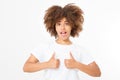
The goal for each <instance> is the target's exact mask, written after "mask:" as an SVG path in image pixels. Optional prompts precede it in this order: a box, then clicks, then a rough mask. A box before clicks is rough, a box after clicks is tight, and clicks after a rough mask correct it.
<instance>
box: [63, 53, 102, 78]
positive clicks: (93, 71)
mask: <svg viewBox="0 0 120 80" xmlns="http://www.w3.org/2000/svg"><path fill="white" fill-rule="evenodd" d="M70 55H71V59H65V66H66V67H67V68H70V69H72V68H76V69H78V70H81V71H83V72H85V73H87V74H88V75H91V76H94V77H100V76H101V71H100V69H99V67H98V65H97V64H96V63H95V62H92V63H90V64H88V65H85V64H82V63H80V62H77V61H76V60H75V59H74V58H73V56H72V54H71V53H70Z"/></svg>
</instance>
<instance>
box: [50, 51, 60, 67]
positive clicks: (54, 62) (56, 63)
mask: <svg viewBox="0 0 120 80" xmlns="http://www.w3.org/2000/svg"><path fill="white" fill-rule="evenodd" d="M59 65H60V61H59V59H55V53H54V54H53V55H52V57H51V58H50V60H49V61H48V67H49V68H58V67H59Z"/></svg>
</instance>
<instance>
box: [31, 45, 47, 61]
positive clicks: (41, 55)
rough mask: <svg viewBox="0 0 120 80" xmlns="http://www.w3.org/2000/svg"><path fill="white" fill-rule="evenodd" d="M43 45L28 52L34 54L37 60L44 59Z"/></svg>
mask: <svg viewBox="0 0 120 80" xmlns="http://www.w3.org/2000/svg"><path fill="white" fill-rule="evenodd" d="M44 49H45V47H44V46H43V45H42V46H39V47H37V48H34V49H33V50H32V51H31V52H30V53H31V54H32V55H34V56H35V57H36V58H37V59H38V60H39V61H43V60H44V52H45V50H44Z"/></svg>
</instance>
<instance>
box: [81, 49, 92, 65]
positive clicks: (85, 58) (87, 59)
mask: <svg viewBox="0 0 120 80" xmlns="http://www.w3.org/2000/svg"><path fill="white" fill-rule="evenodd" d="M80 57H81V62H82V63H83V64H86V65H87V64H90V63H92V62H93V61H94V58H93V56H92V55H91V54H90V51H88V50H86V49H85V48H82V49H81V52H80Z"/></svg>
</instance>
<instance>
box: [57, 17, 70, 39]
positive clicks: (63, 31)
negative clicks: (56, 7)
mask: <svg viewBox="0 0 120 80" xmlns="http://www.w3.org/2000/svg"><path fill="white" fill-rule="evenodd" d="M55 27H56V31H57V38H58V39H59V40H69V37H70V33H71V26H70V24H69V22H68V21H67V20H66V18H62V19H61V20H60V21H58V22H57V23H56V25H55Z"/></svg>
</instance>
